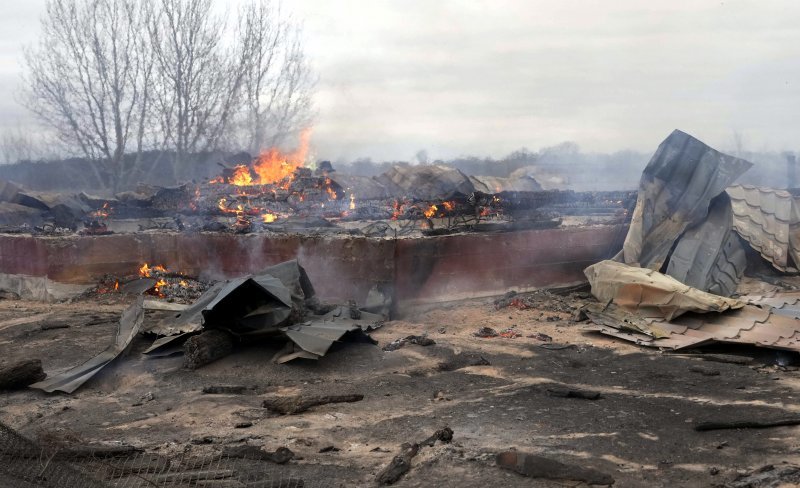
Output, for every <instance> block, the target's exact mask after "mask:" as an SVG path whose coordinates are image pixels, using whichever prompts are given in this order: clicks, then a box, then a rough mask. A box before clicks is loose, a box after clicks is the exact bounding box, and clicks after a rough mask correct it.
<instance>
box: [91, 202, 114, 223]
mask: <svg viewBox="0 0 800 488" xmlns="http://www.w3.org/2000/svg"><path fill="white" fill-rule="evenodd" d="M113 211H114V209H113V208H112V207H111V205H109V204H108V202H105V203H104V204H103V207H102V208H99V209H97V210H95V211H94V212H92V213H91V214H90V215H91V216H92V217H95V218H98V219H105V218H108V216H109V215H111V212H113Z"/></svg>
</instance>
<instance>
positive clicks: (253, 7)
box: [238, 0, 314, 153]
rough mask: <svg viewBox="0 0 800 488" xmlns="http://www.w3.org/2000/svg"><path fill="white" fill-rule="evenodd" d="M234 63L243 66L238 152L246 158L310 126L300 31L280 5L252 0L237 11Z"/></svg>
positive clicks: (308, 81)
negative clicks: (236, 56) (244, 152)
mask: <svg viewBox="0 0 800 488" xmlns="http://www.w3.org/2000/svg"><path fill="white" fill-rule="evenodd" d="M238 34H239V45H238V49H239V51H240V55H239V59H240V60H242V62H243V66H244V68H245V69H244V72H243V73H244V79H243V90H242V100H243V107H242V108H241V114H240V118H239V121H238V122H239V123H238V126H239V128H240V134H241V135H242V136H243V139H244V140H243V141H240V144H241V147H243V148H246V149H247V150H249V151H250V152H251V153H257V152H258V151H260V150H262V149H264V148H266V147H270V146H275V145H278V144H280V143H281V142H284V140H285V139H286V138H287V136H289V135H291V134H293V133H296V132H297V131H299V130H300V129H302V128H304V127H305V126H307V125H308V124H309V123H310V119H311V115H312V114H311V91H312V89H313V87H314V80H313V78H312V75H311V69H310V67H309V65H308V62H307V61H306V58H305V54H304V51H303V46H302V43H301V30H300V27H299V26H298V24H297V23H296V22H294V21H293V20H292V19H291V18H287V17H285V16H283V15H282V10H281V7H280V4H279V3H273V2H271V1H269V0H251V1H250V2H248V3H246V4H245V5H243V6H242V7H241V9H240V11H239V23H238Z"/></svg>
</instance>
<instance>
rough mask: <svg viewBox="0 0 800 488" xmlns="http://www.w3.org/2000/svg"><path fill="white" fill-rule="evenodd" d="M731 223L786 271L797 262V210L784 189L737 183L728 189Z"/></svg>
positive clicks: (799, 230) (799, 224)
mask: <svg viewBox="0 0 800 488" xmlns="http://www.w3.org/2000/svg"><path fill="white" fill-rule="evenodd" d="M727 193H728V195H730V197H731V208H732V209H733V226H734V228H735V229H736V231H737V232H738V233H739V235H741V236H742V237H743V238H744V239H745V240H746V241H747V242H748V243H750V246H752V247H753V249H755V250H756V251H758V253H759V254H761V255H762V256H763V257H764V259H766V260H767V261H769V262H770V263H772V265H773V266H774V267H775V268H777V269H779V270H781V271H787V270H789V269H791V268H792V267H793V266H796V265H797V262H798V261H800V259H798V258H800V254H798V244H800V212H798V207H797V204H796V203H795V199H794V197H793V196H792V195H791V194H790V193H789V192H787V191H783V190H776V189H773V188H759V187H755V186H750V185H737V186H732V187H730V188H728V189H727Z"/></svg>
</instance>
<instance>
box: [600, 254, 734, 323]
mask: <svg viewBox="0 0 800 488" xmlns="http://www.w3.org/2000/svg"><path fill="white" fill-rule="evenodd" d="M585 273H586V277H587V278H588V279H589V284H590V285H591V286H592V295H594V296H595V298H597V299H598V300H599V301H600V302H601V303H614V304H616V305H618V306H619V307H621V308H622V309H624V310H626V311H629V312H636V313H637V314H638V315H639V316H641V317H659V318H662V317H663V318H665V319H667V320H672V319H673V318H675V317H677V316H679V315H681V314H683V313H686V312H689V311H693V312H722V311H725V310H728V309H731V308H740V307H742V306H743V305H744V303H743V302H741V301H739V300H736V299H733V298H726V297H721V296H718V295H714V294H711V293H706V292H704V291H701V290H698V289H697V288H692V287H691V286H688V285H685V284H683V283H681V282H680V281H678V280H676V279H675V278H673V277H671V276H667V275H664V274H661V273H659V272H658V271H653V270H652V269H647V268H637V267H634V266H628V265H627V264H623V263H618V262H616V261H609V260H606V261H601V262H599V263H597V264H594V265H592V266H589V267H588V268H586V270H585Z"/></svg>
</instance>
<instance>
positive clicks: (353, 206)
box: [350, 193, 356, 210]
mask: <svg viewBox="0 0 800 488" xmlns="http://www.w3.org/2000/svg"><path fill="white" fill-rule="evenodd" d="M355 209H356V196H355V195H353V194H352V193H351V194H350V210H355Z"/></svg>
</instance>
